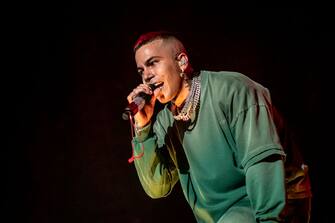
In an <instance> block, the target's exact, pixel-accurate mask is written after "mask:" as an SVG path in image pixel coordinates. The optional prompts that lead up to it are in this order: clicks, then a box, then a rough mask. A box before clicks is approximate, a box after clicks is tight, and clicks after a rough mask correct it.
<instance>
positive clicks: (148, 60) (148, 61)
mask: <svg viewBox="0 0 335 223" xmlns="http://www.w3.org/2000/svg"><path fill="white" fill-rule="evenodd" d="M157 58H160V56H152V57H150V58H149V59H147V60H146V61H145V62H144V64H145V65H146V66H147V65H148V64H149V63H150V62H151V61H152V60H154V59H157Z"/></svg>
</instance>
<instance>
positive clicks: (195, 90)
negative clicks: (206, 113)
mask: <svg viewBox="0 0 335 223" xmlns="http://www.w3.org/2000/svg"><path fill="white" fill-rule="evenodd" d="M200 89H201V88H200V75H197V76H195V77H193V78H192V81H191V90H190V93H189V95H188V96H187V98H186V102H185V104H184V106H183V108H182V109H181V111H180V112H178V109H177V113H178V114H177V115H174V116H173V118H174V119H175V120H183V121H188V120H190V119H191V117H192V115H193V114H195V111H196V109H197V108H198V105H199V99H200Z"/></svg>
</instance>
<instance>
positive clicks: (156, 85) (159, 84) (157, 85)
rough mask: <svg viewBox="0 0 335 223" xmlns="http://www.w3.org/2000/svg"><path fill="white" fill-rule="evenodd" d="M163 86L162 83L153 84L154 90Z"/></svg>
mask: <svg viewBox="0 0 335 223" xmlns="http://www.w3.org/2000/svg"><path fill="white" fill-rule="evenodd" d="M163 85H164V83H163V82H157V83H155V84H154V86H155V89H156V88H160V87H163Z"/></svg>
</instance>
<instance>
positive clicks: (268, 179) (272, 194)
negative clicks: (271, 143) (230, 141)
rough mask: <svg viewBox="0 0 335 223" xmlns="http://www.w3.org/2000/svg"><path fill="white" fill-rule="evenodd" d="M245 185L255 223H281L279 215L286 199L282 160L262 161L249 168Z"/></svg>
mask: <svg viewBox="0 0 335 223" xmlns="http://www.w3.org/2000/svg"><path fill="white" fill-rule="evenodd" d="M246 185H247V193H248V195H249V197H250V201H251V205H252V207H253V209H254V214H255V217H256V220H257V222H262V223H265V222H266V223H270V222H282V221H281V219H280V215H281V213H282V211H283V209H284V207H285V198H286V195H285V182H284V164H283V161H282V159H277V160H274V161H273V160H271V161H268V160H264V161H261V162H258V163H256V164H254V165H252V166H250V167H249V168H248V170H247V172H246Z"/></svg>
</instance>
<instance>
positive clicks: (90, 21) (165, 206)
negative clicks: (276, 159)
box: [3, 1, 334, 223]
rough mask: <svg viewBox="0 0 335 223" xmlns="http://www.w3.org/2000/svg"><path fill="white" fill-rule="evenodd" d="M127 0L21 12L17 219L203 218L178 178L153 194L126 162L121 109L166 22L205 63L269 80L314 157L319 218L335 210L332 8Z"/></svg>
mask: <svg viewBox="0 0 335 223" xmlns="http://www.w3.org/2000/svg"><path fill="white" fill-rule="evenodd" d="M120 4H121V5H119V6H116V5H113V4H112V3H102V2H93V1H92V2H86V3H83V2H81V3H75V2H71V3H55V4H52V3H48V4H46V3H31V2H30V3H26V4H25V5H23V7H20V9H19V10H15V12H13V14H12V17H11V18H12V20H13V21H11V22H13V23H11V24H13V25H11V29H12V30H15V32H11V34H13V38H12V41H13V42H14V43H13V44H11V45H10V47H11V48H12V50H11V52H10V54H9V58H10V59H11V60H12V61H13V62H14V63H13V64H14V65H13V66H12V71H15V72H13V73H12V74H11V75H10V78H9V81H7V82H4V83H5V85H6V86H5V87H8V90H7V91H6V93H5V94H4V96H5V98H7V99H8V102H9V105H10V106H8V107H7V109H5V110H6V111H9V114H10V115H13V114H14V118H13V119H11V118H7V117H6V116H5V117H4V119H3V120H4V123H5V124H6V125H4V129H5V130H6V133H10V134H9V136H8V137H7V138H6V140H7V141H8V144H7V145H9V147H8V148H9V151H10V153H9V154H8V155H7V156H6V161H7V164H8V170H9V171H8V173H9V174H8V178H7V180H6V181H5V182H6V186H7V187H6V188H7V190H6V191H4V194H5V196H4V197H5V199H4V203H5V206H6V208H7V209H6V213H7V214H8V217H9V219H10V220H13V222H14V219H16V218H20V219H21V220H23V221H21V222H34V223H42V222H64V223H65V222H66V223H67V222H71V223H75V222H81V223H86V222H87V223H91V222H92V223H93V222H94V223H102V222H133V223H140V222H141V223H142V222H194V218H193V215H192V213H191V211H190V209H189V208H188V205H187V204H186V202H185V201H184V199H183V195H182V193H181V191H180V187H179V185H177V187H176V188H175V191H174V193H172V194H171V195H170V196H169V197H167V198H163V199H158V200H153V199H150V198H149V197H147V196H146V195H145V193H144V191H143V189H142V188H141V186H140V184H139V181H138V179H137V175H136V173H135V169H134V166H133V165H130V164H128V163H127V159H128V158H129V157H130V156H131V145H130V127H129V124H128V122H125V121H124V120H122V119H121V111H122V109H123V108H124V106H125V105H126V99H125V98H126V96H127V94H128V92H129V91H130V90H131V89H132V88H133V87H135V86H136V85H137V84H138V83H139V81H140V79H139V76H138V75H137V74H136V69H135V63H134V60H133V55H132V45H133V43H134V41H135V39H136V37H138V35H139V34H140V33H142V32H144V31H151V30H163V29H169V30H172V31H176V32H178V33H181V34H182V35H183V37H184V39H185V40H186V41H187V45H188V47H189V48H190V51H191V54H192V56H193V57H192V59H193V62H194V63H195V64H196V65H197V66H199V67H201V68H203V69H212V70H235V71H239V72H242V73H245V74H246V75H248V76H249V77H251V78H253V79H254V80H256V81H259V82H260V83H262V84H263V85H265V86H266V87H268V88H269V90H270V91H271V92H272V98H273V101H274V102H275V104H276V105H277V106H278V107H279V109H280V110H281V111H282V112H283V114H284V115H285V116H286V118H287V119H288V120H289V122H290V124H291V126H292V128H294V129H295V130H296V133H297V135H296V136H297V139H298V140H299V141H300V143H301V145H302V148H303V153H304V156H305V160H306V163H307V164H308V165H309V166H310V171H311V178H312V189H313V194H314V197H313V209H312V222H313V223H319V222H320V223H321V222H322V223H325V222H330V213H329V212H330V211H331V210H332V209H331V205H330V202H331V201H332V200H333V198H332V193H333V188H332V187H331V184H330V183H329V182H328V180H329V177H333V176H334V173H333V171H332V168H331V160H332V158H331V155H332V150H333V148H334V147H333V143H330V141H331V139H332V138H331V136H332V125H331V123H332V121H333V112H332V110H331V108H330V107H331V103H332V102H333V99H332V98H331V97H330V96H331V94H332V93H331V92H332V86H331V84H330V78H331V76H332V74H333V70H332V69H331V68H332V65H333V60H332V58H334V57H333V56H332V53H333V50H334V48H333V38H332V34H333V24H332V20H331V14H330V13H331V12H330V11H329V10H326V8H323V9H316V8H312V7H310V8H238V7H233V8H232V7H222V6H221V7H217V6H206V7H205V6H202V7H195V6H192V5H176V6H173V7H172V6H171V5H164V4H160V5H158V4H157V3H155V4H153V5H150V6H147V7H143V6H142V7H141V8H138V7H137V5H134V4H131V5H130V4H129V5H127V4H126V3H120ZM155 7H156V9H155ZM14 20H15V21H14ZM5 44H6V43H5ZM7 83H8V84H7ZM6 102H7V101H6ZM8 117H12V116H8ZM7 124H8V125H7ZM326 128H329V130H327V129H326Z"/></svg>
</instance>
